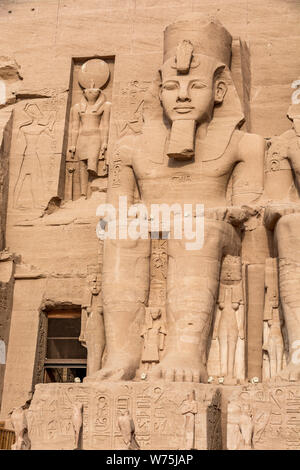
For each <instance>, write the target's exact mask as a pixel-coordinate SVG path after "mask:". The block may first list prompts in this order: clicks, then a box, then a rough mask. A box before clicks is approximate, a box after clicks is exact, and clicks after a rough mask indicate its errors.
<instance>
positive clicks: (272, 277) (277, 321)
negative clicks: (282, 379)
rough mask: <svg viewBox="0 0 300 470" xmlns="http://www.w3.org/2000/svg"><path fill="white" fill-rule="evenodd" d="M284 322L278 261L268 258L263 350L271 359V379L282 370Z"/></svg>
mask: <svg viewBox="0 0 300 470" xmlns="http://www.w3.org/2000/svg"><path fill="white" fill-rule="evenodd" d="M282 326H283V321H282V319H281V317H280V303H279V292H278V270H277V259H276V258H267V259H266V268H265V307H264V338H263V339H264V343H263V350H264V351H265V352H266V354H267V355H268V359H269V374H268V376H269V377H270V378H274V377H276V376H277V375H278V373H279V372H280V371H281V370H282V367H283V358H284V343H283V336H282Z"/></svg>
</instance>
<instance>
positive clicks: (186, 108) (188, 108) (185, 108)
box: [173, 106, 195, 114]
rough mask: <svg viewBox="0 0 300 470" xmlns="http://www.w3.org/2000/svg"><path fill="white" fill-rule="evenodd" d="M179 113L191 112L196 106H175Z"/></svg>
mask: <svg viewBox="0 0 300 470" xmlns="http://www.w3.org/2000/svg"><path fill="white" fill-rule="evenodd" d="M173 109H174V111H176V112H177V113H182V114H184V113H189V112H190V111H192V109H195V108H194V106H176V107H175V108H173Z"/></svg>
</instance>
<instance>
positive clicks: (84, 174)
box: [79, 160, 89, 197]
mask: <svg viewBox="0 0 300 470" xmlns="http://www.w3.org/2000/svg"><path fill="white" fill-rule="evenodd" d="M88 179H89V175H88V171H87V160H80V161H79V180H80V196H84V197H86V196H87V187H88Z"/></svg>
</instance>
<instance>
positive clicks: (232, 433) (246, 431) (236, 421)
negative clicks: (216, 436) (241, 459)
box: [227, 392, 254, 450]
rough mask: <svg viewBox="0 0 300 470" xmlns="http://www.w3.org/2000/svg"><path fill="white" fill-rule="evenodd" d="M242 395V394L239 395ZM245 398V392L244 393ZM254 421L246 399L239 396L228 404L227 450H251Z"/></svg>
mask: <svg viewBox="0 0 300 470" xmlns="http://www.w3.org/2000/svg"><path fill="white" fill-rule="evenodd" d="M241 395H243V393H242V394H241ZM245 395H246V396H247V392H245ZM253 435H254V420H253V410H252V407H251V404H250V402H249V400H248V399H245V398H244V397H243V396H241V398H240V399H237V400H232V401H231V402H230V403H229V404H228V414H227V449H228V450H251V449H253Z"/></svg>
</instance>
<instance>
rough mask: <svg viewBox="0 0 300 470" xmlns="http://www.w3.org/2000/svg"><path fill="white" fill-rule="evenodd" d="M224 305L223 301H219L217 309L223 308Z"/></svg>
mask: <svg viewBox="0 0 300 470" xmlns="http://www.w3.org/2000/svg"><path fill="white" fill-rule="evenodd" d="M224 307H225V305H224V304H223V302H220V303H219V309H220V310H224Z"/></svg>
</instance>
